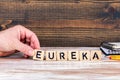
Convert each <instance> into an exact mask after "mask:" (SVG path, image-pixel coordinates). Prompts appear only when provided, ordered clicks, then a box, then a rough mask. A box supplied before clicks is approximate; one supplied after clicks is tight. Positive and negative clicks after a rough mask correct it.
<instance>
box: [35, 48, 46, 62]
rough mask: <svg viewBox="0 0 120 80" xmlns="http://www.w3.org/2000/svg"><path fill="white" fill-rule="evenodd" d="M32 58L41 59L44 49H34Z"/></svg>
mask: <svg viewBox="0 0 120 80" xmlns="http://www.w3.org/2000/svg"><path fill="white" fill-rule="evenodd" d="M33 59H34V60H41V61H42V60H43V59H44V51H42V50H35V51H34V56H33Z"/></svg>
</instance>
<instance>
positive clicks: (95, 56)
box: [91, 50, 102, 61]
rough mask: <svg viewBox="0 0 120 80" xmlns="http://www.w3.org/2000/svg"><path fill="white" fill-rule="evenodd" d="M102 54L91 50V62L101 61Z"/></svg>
mask: <svg viewBox="0 0 120 80" xmlns="http://www.w3.org/2000/svg"><path fill="white" fill-rule="evenodd" d="M101 58H102V52H101V51H100V50H91V61H93V60H94V61H96V60H101Z"/></svg>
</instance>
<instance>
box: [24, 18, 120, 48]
mask: <svg viewBox="0 0 120 80" xmlns="http://www.w3.org/2000/svg"><path fill="white" fill-rule="evenodd" d="M119 23H120V21H119V20H118V21H115V22H113V23H111V24H110V23H99V22H96V21H94V20H82V19H81V20H50V21H49V20H42V21H30V22H28V23H26V24H23V25H24V26H26V27H27V28H29V29H30V30H32V31H33V32H35V33H36V34H37V36H38V38H39V40H40V42H41V46H68V47H70V46H100V43H101V42H103V41H120V38H119V36H120V26H119V25H120V24H119Z"/></svg>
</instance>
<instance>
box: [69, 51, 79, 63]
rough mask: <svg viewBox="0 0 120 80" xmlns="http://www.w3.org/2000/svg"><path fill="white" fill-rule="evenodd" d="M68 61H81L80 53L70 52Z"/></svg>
mask: <svg viewBox="0 0 120 80" xmlns="http://www.w3.org/2000/svg"><path fill="white" fill-rule="evenodd" d="M68 60H70V61H78V60H79V53H78V51H68Z"/></svg>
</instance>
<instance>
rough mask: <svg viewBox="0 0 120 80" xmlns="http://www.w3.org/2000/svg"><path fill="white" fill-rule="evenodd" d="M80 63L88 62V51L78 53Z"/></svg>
mask: <svg viewBox="0 0 120 80" xmlns="http://www.w3.org/2000/svg"><path fill="white" fill-rule="evenodd" d="M79 55H80V61H89V60H90V51H88V50H84V51H80V52H79Z"/></svg>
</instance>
